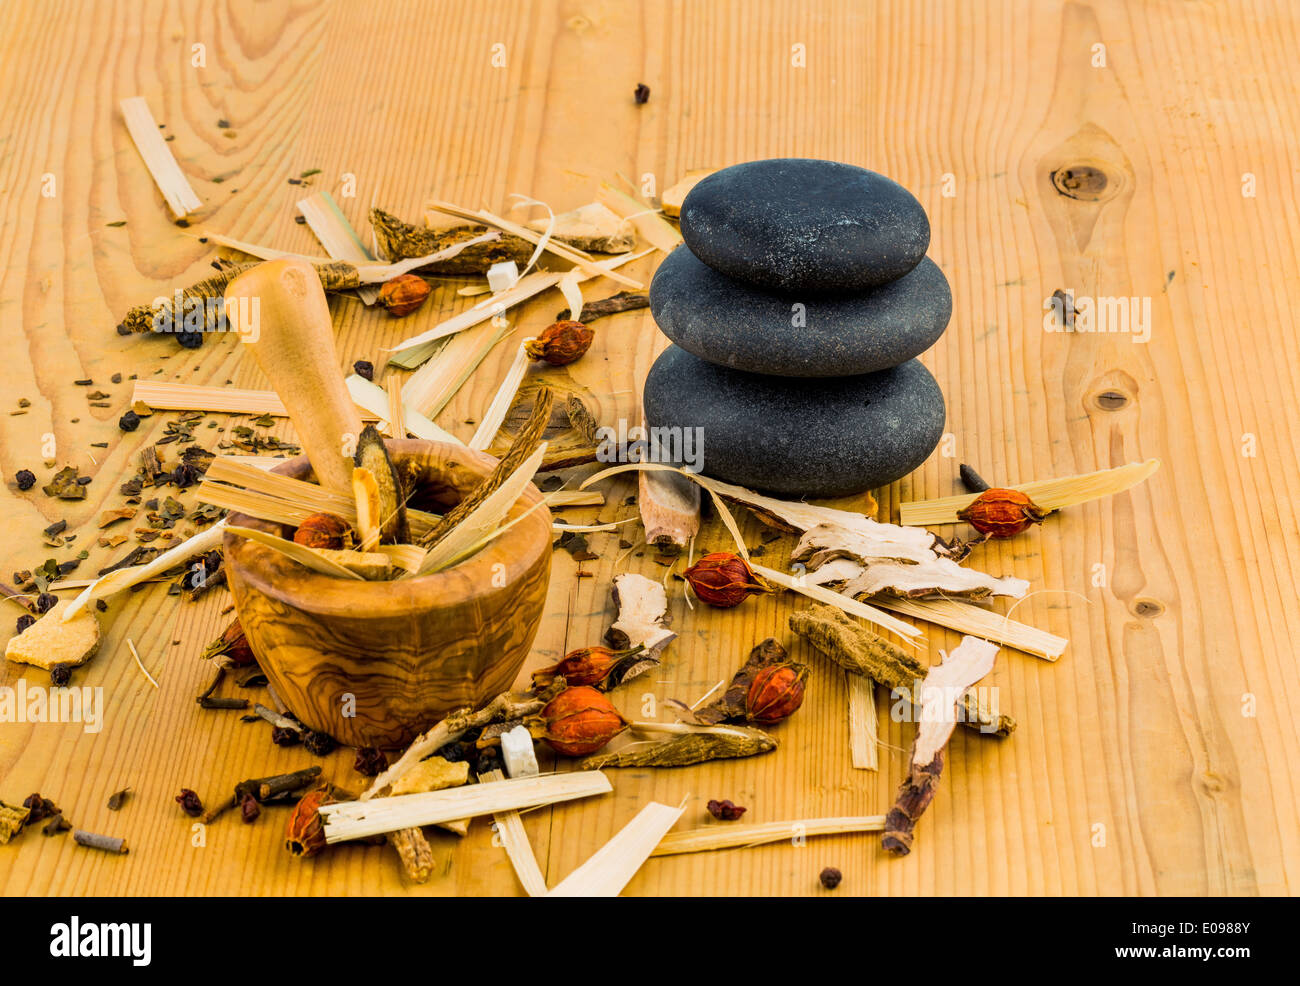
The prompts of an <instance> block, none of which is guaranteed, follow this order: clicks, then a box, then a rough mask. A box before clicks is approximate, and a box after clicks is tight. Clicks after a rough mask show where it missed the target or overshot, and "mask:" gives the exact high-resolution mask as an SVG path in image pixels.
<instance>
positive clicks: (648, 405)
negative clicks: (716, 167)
mask: <svg viewBox="0 0 1300 986" xmlns="http://www.w3.org/2000/svg"><path fill="white" fill-rule="evenodd" d="M681 228H682V238H683V239H684V240H685V241H686V243H685V245H684V246H681V247H678V248H677V249H676V250H674V251H673V252H672V254H671V255H669V256H668V258H667V259H666V260H665V261H664V262H663V263H662V264H661V265H660V267H659V270H658V272H657V273H656V274H655V278H654V282H653V283H652V284H651V286H650V308H651V311H652V313H653V315H654V319H655V321H656V322H657V323H658V325H659V328H660V329H662V330H663V332H664V334H665V335H667V336H668V338H670V339H671V340H672V341H673V342H674V343H676V345H674V346H670V347H669V348H668V349H666V350H665V351H664V353H663V354H662V355H661V356H660V357H659V359H658V360H657V361H656V362H655V364H654V366H653V367H652V368H651V370H650V373H649V375H648V376H647V377H646V382H645V391H644V398H643V406H644V409H645V418H646V424H647V425H649V426H650V427H651V428H652V429H663V428H668V429H682V430H685V429H698V431H696V432H693V434H696V435H698V436H699V437H700V439H702V443H703V468H702V471H703V472H704V474H705V475H709V476H713V477H715V478H717V479H722V480H725V481H727V482H731V483H736V484H739V485H741V486H748V487H752V488H755V489H759V490H766V491H768V492H772V493H776V494H779V495H783V496H787V497H800V496H816V497H833V496H844V495H848V494H850V493H857V492H860V491H862V490H866V489H872V488H875V487H879V486H883V485H885V484H887V483H890V482H893V481H894V480H895V479H898V478H899V477H901V476H905V475H906V474H907V473H909V472H911V471H912V470H913V469H915V468H916V467H917V466H919V465H920V464H921V463H922V462H924V461H925V459H926V458H927V457H928V456H929V455H930V453H931V452H932V451H934V448H935V446H936V445H937V444H938V442H939V439H940V437H941V436H942V434H943V426H944V402H943V394H942V392H941V391H940V390H939V385H938V384H937V383H935V380H934V377H932V376H931V375H930V373H929V371H927V370H926V369H925V367H923V366H922V365H921V364H920V362H919V361H918V360H917V359H916V358H915V357H916V356H917V355H919V354H920V353H922V352H924V351H925V350H926V349H929V348H930V346H932V345H933V344H934V343H935V341H936V340H937V339H938V338H939V336H941V335H942V334H943V330H944V329H945V328H946V327H947V325H948V319H949V317H950V316H951V314H952V293H951V292H950V291H949V289H948V282H947V280H946V279H945V278H944V276H943V272H942V271H941V270H939V268H938V266H936V265H935V263H934V262H933V261H931V260H930V259H929V258H927V257H926V256H925V251H926V249H927V248H928V247H929V245H930V222H929V220H928V219H927V218H926V215H925V210H924V209H923V208H922V207H921V203H920V202H918V201H917V200H916V199H915V197H913V196H912V194H911V193H909V192H908V191H907V190H906V189H904V188H903V187H902V186H901V185H898V184H896V183H895V182H893V181H890V180H889V179H888V178H885V177H884V176H883V175H879V174H876V173H875V172H874V171H867V170H866V169H864V168H858V167H854V166H853V165H848V164H838V163H836V162H833V161H816V160H809V159H803V158H776V159H772V160H767V161H751V162H749V163H746V164H738V165H735V166H733V167H730V168H726V169H724V170H722V171H719V172H717V173H715V174H712V175H710V176H709V177H707V178H705V179H704V180H703V181H701V182H700V183H699V184H697V185H696V186H695V187H694V188H693V189H692V190H691V192H690V194H689V195H687V196H686V200H685V202H683V203H682V211H681ZM662 434H665V435H669V434H672V433H671V432H662Z"/></svg>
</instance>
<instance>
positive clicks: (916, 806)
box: [880, 637, 998, 856]
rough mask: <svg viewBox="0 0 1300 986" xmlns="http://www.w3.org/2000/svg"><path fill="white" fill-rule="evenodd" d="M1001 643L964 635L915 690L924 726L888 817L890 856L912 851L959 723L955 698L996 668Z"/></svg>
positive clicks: (885, 844)
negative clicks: (917, 829)
mask: <svg viewBox="0 0 1300 986" xmlns="http://www.w3.org/2000/svg"><path fill="white" fill-rule="evenodd" d="M997 654H998V645H997V644H991V643H989V642H988V641H987V640H980V639H979V638H978V637H963V638H962V641H961V643H960V644H958V645H957V646H956V647H954V648H953V650H952V651H951V653H949V654H948V655H947V656H946V657H945V658H944V660H943V662H942V663H941V664H939V665H936V666H935V667H933V668H931V669H930V673H929V674H927V675H926V676H925V681H923V682H922V683H921V686H920V687H919V688H918V689H917V691H918V695H919V697H920V698H921V716H920V726H919V728H918V729H917V732H916V741H915V742H914V743H913V745H912V756H911V759H910V760H909V761H908V769H907V777H906V778H904V780H903V783H902V786H900V787H899V789H898V796H897V797H896V798H895V801H894V807H893V808H891V809H890V811H889V814H888V815H886V816H885V834H884V837H883V838H882V839H881V841H880V844H881V846H882V847H883V848H884V849H885V851H886V852H890V853H893V854H894V855H895V856H906V855H907V854H908V853H909V852H911V851H912V838H913V836H912V832H913V829H914V828H915V826H916V822H917V819H919V818H920V817H921V814H922V813H923V812H924V811H925V809H926V808H927V807H929V805H930V802H931V801H933V800H934V795H935V791H936V790H937V788H938V785H939V776H940V774H941V773H942V772H943V760H944V747H945V746H946V745H947V743H948V739H949V738H950V737H951V736H952V731H953V729H954V727H955V726H956V725H957V714H956V710H957V707H958V704H959V703H958V701H957V696H961V695H964V694H965V693H966V691H967V689H969V688H970V687H971V686H972V685H974V684H975V683H976V682H977V681H979V680H980V679H981V678H983V677H984V676H985V675H986V674H988V673H989V672H990V671H992V670H993V661H994V658H996V657H997Z"/></svg>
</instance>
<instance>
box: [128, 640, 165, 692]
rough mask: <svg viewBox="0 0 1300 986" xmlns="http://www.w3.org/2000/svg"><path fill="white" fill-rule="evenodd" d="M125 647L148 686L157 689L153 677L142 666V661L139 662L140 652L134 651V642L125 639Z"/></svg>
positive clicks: (156, 683)
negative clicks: (147, 681) (147, 680)
mask: <svg viewBox="0 0 1300 986" xmlns="http://www.w3.org/2000/svg"><path fill="white" fill-rule="evenodd" d="M126 646H127V647H128V648H129V649H130V651H131V656H132V657H134V658H135V666H136V667H138V668H139V669H140V671H141V673H143V674H144V676H145V677H146V678H148V679H149V684H151V685H153V686H154V688H157V687H158V682H157V681H155V680H154V676H153V675H151V674H150V673H149V669H148V668H146V667H145V666H144V661H142V660H140V652H139V651H138V650H136V649H135V641H133V640H132V639H131V638H130V637H127V638H126Z"/></svg>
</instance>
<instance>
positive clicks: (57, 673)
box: [50, 664, 72, 688]
mask: <svg viewBox="0 0 1300 986" xmlns="http://www.w3.org/2000/svg"><path fill="white" fill-rule="evenodd" d="M71 680H72V665H71V664H55V665H54V666H53V667H51V668H50V684H51V685H53V686H54V687H55V688H66V687H67V684H68V682H70V681H71Z"/></svg>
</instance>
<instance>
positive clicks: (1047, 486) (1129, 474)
mask: <svg viewBox="0 0 1300 986" xmlns="http://www.w3.org/2000/svg"><path fill="white" fill-rule="evenodd" d="M1159 468H1160V460H1159V459H1147V460H1146V461H1145V462H1130V463H1129V464H1128V465H1126V466H1118V467H1116V468H1114V469H1101V470H1098V471H1097V472H1089V473H1084V474H1082V475H1080V476H1065V477H1063V478H1061V479H1040V480H1036V481H1034V482H1032V483H1022V484H1021V485H1019V486H1008V487H1005V489H1012V490H1019V491H1020V492H1022V493H1024V494H1026V495H1027V496H1028V497H1029V498H1030V499H1031V500H1033V501H1034V503H1036V504H1037V505H1038V506H1040V507H1042V508H1043V509H1044V510H1060V509H1061V508H1062V507H1073V506H1075V505H1076V504H1080V503H1087V502H1088V501H1089V500H1097V499H1100V498H1101V497H1103V496H1114V495H1115V494H1116V493H1122V492H1124V491H1125V490H1126V489H1129V488H1130V487H1132V486H1136V485H1137V484H1138V483H1140V482H1142V481H1143V480H1144V479H1146V478H1147V477H1149V476H1150V475H1151V474H1152V473H1154V472H1155V471H1156V470H1157V469H1159ZM978 496H979V494H978V493H963V494H962V495H961V496H945V497H940V498H939V499H937V500H914V501H912V502H911V503H903V504H899V507H898V515H899V519H900V520H901V522H902V523H903V524H905V525H907V526H909V527H910V526H924V525H926V524H955V523H957V522H958V517H957V512H958V511H960V510H962V509H964V508H965V507H968V506H970V505H971V503H973V502H974V501H975V499H976V498H977V497H978Z"/></svg>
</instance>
